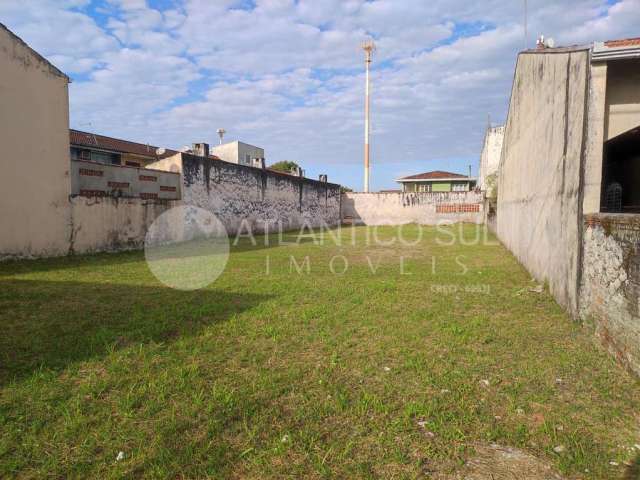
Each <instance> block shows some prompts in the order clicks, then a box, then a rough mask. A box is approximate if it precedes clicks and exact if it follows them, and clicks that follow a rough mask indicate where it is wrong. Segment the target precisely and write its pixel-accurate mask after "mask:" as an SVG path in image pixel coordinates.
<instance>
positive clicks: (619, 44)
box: [604, 38, 640, 48]
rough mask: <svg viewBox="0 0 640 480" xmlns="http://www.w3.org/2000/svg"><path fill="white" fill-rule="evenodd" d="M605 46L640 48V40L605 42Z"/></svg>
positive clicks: (628, 39) (629, 39)
mask: <svg viewBox="0 0 640 480" xmlns="http://www.w3.org/2000/svg"><path fill="white" fill-rule="evenodd" d="M604 45H605V46H606V47H609V48H620V47H640V38H627V39H623V40H610V41H608V42H604Z"/></svg>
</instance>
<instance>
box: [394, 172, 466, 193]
mask: <svg viewBox="0 0 640 480" xmlns="http://www.w3.org/2000/svg"><path fill="white" fill-rule="evenodd" d="M396 182H398V183H400V184H401V185H402V191H403V192H407V193H414V192H418V193H436V192H469V191H471V190H473V189H474V188H475V186H476V179H475V178H471V177H470V176H466V175H460V174H459V173H451V172H443V171H439V170H438V171H434V172H425V173H419V174H417V175H411V176H408V177H403V178H399V179H397V180H396Z"/></svg>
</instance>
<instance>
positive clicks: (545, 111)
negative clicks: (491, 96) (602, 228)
mask: <svg viewBox="0 0 640 480" xmlns="http://www.w3.org/2000/svg"><path fill="white" fill-rule="evenodd" d="M556 52H557V51H554V52H553V53H524V54H521V55H520V56H519V58H518V63H517V67H516V73H515V78H514V84H513V89H512V93H511V104H510V107H509V116H508V120H507V124H506V128H505V138H504V145H503V152H502V164H501V167H500V174H499V182H498V222H497V233H498V236H499V238H500V240H501V241H502V242H503V243H504V244H505V245H506V246H507V247H508V248H509V249H510V250H511V251H512V252H513V253H514V254H515V255H516V257H517V258H518V259H519V260H520V262H521V263H522V264H523V265H524V266H525V267H526V268H527V269H528V270H529V272H530V273H531V274H532V275H533V276H534V277H535V278H537V279H538V280H539V281H546V282H548V283H549V287H550V290H551V293H552V294H553V295H554V297H555V298H556V299H557V301H558V302H559V303H560V304H561V305H564V306H565V307H566V308H567V309H568V310H569V311H570V312H571V313H573V314H574V315H575V314H576V313H577V296H578V293H577V292H578V278H579V268H580V261H581V258H580V255H581V249H580V245H581V241H582V195H581V172H582V164H583V158H584V155H585V148H586V129H585V115H586V114H587V112H586V105H587V100H588V98H587V96H588V92H587V87H588V83H587V82H588V76H589V68H590V66H589V54H588V51H586V50H574V51H570V52H567V51H565V52H562V53H556Z"/></svg>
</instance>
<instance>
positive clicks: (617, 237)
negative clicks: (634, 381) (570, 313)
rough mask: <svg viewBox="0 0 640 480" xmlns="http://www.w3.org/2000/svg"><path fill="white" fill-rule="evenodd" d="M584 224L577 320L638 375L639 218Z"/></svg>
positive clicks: (597, 218) (599, 218)
mask: <svg viewBox="0 0 640 480" xmlns="http://www.w3.org/2000/svg"><path fill="white" fill-rule="evenodd" d="M585 224H586V225H585V229H586V230H585V235H584V261H583V268H584V270H583V275H582V284H581V289H580V316H581V318H583V319H585V320H587V321H591V322H593V324H594V326H595V330H596V334H597V335H598V337H599V338H600V340H601V341H602V343H603V344H604V345H605V346H606V347H607V348H608V349H609V351H610V352H611V353H612V354H613V355H615V356H616V358H617V359H618V360H619V361H621V362H622V363H624V364H625V365H627V366H628V367H630V368H631V369H632V370H633V371H635V372H636V374H639V375H640V311H639V310H640V218H638V216H637V215H623V214H608V215H603V214H594V215H587V216H586V217H585Z"/></svg>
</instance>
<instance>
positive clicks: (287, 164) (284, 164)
mask: <svg viewBox="0 0 640 480" xmlns="http://www.w3.org/2000/svg"><path fill="white" fill-rule="evenodd" d="M299 167H300V165H298V164H297V163H296V162H291V161H289V160H282V161H281V162H276V163H274V164H273V165H271V166H270V167H269V168H270V169H271V170H278V171H279V172H285V173H291V170H293V169H294V168H299Z"/></svg>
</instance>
